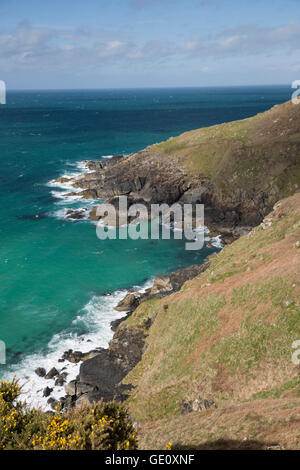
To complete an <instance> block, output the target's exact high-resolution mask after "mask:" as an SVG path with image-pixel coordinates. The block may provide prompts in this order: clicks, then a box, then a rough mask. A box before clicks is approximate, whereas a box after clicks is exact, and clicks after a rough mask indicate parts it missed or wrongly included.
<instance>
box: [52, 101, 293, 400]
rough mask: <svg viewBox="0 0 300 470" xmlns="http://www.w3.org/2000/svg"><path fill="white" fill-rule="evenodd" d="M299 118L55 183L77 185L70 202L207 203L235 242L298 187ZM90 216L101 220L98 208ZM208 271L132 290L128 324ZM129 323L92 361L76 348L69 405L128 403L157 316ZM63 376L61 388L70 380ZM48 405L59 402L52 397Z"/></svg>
mask: <svg viewBox="0 0 300 470" xmlns="http://www.w3.org/2000/svg"><path fill="white" fill-rule="evenodd" d="M296 118H297V109H296V107H293V106H292V105H291V103H289V102H288V103H284V104H283V105H281V106H277V107H273V108H272V109H270V110H269V111H267V112H265V113H262V114H261V115H258V116H255V117H253V118H249V119H245V120H243V121H240V122H238V121H237V122H233V123H226V124H221V125H218V126H214V127H211V128H206V129H198V130H196V131H191V132H187V133H185V134H182V135H181V136H179V137H176V138H171V139H169V140H168V141H167V142H163V143H161V144H157V145H153V146H150V147H147V148H146V149H144V150H142V151H140V152H138V153H135V154H131V155H128V156H125V157H123V156H121V155H116V156H113V157H112V158H111V159H109V160H105V161H86V162H84V164H85V167H86V169H87V171H86V172H85V173H84V174H83V175H81V176H78V177H76V178H67V181H66V179H64V180H63V181H62V178H60V179H58V180H56V182H54V183H57V184H60V183H67V185H68V187H72V188H74V191H71V192H68V193H66V194H64V195H63V196H64V197H73V196H76V197H80V198H82V199H84V200H88V199H92V200H97V199H98V200H99V199H102V200H104V199H106V200H108V201H109V202H110V203H111V204H113V205H115V207H117V206H118V198H119V197H120V196H122V195H126V196H127V198H128V206H129V207H130V205H131V204H135V203H137V202H142V203H144V204H146V205H147V206H149V205H151V204H162V203H166V204H169V205H172V204H174V203H179V204H186V203H188V204H203V205H204V207H205V225H206V226H207V227H208V229H209V230H210V236H212V237H214V236H216V235H220V236H221V237H222V242H223V243H225V244H227V243H231V242H232V241H234V240H235V239H237V238H239V237H240V236H242V235H245V234H247V233H249V232H251V230H252V228H253V227H255V226H257V225H259V224H260V223H261V222H262V221H263V220H264V218H265V216H266V215H267V214H269V213H270V212H271V210H272V208H273V206H274V204H275V203H276V202H277V201H278V200H279V199H281V198H283V197H285V196H288V195H290V194H293V193H294V192H295V191H296V190H297V189H298V182H297V181H295V183H294V184H292V182H293V178H291V176H290V174H291V173H292V174H293V173H294V172H297V171H298V166H297V165H298V163H297V162H298V160H297V158H298V157H297V155H298V153H297V147H296V145H294V146H293V145H291V144H290V142H291V141H292V140H293V138H294V136H297V135H298V134H297V132H298V125H297V122H298V121H297V119H296ZM287 120H288V122H289V125H288V127H287V124H286V123H287ZM287 136H288V137H289V138H287ZM211 152H213V153H212V154H211ZM266 168H268V172H266V171H265V169H266ZM99 203H100V204H101V202H99ZM67 217H68V218H70V219H73V220H80V219H83V218H86V217H87V214H86V210H85V208H82V209H80V210H78V209H76V210H74V211H73V212H70V213H68V214H67ZM88 218H89V219H90V220H91V221H98V220H99V216H98V215H97V207H96V206H94V207H93V208H92V210H91V211H90V212H89V215H88ZM127 222H128V223H129V222H130V220H127ZM207 267H208V263H205V264H203V265H202V266H191V267H189V268H186V269H183V270H179V271H175V272H174V273H172V274H171V275H169V276H164V275H161V276H158V277H157V278H156V279H155V281H154V284H153V286H152V288H151V289H147V290H146V291H145V292H129V293H128V295H127V296H126V297H125V298H124V299H123V300H122V301H121V302H119V304H118V305H117V306H116V309H117V310H118V311H122V312H124V313H125V314H126V316H125V317H124V319H126V318H128V317H129V316H130V315H132V313H133V312H134V311H135V309H136V308H137V307H138V306H139V304H140V303H141V302H143V301H145V300H148V299H151V298H153V297H164V296H167V295H170V294H172V293H173V292H176V291H178V290H180V288H181V287H182V285H183V284H184V282H185V281H187V280H189V279H193V278H195V277H197V276H198V275H199V274H200V273H201V272H203V271H204V270H205V269H207ZM124 319H121V320H116V321H114V322H113V323H112V325H111V326H112V329H113V331H114V332H115V333H114V336H113V339H112V340H111V341H110V343H109V347H108V349H99V350H96V351H91V352H90V353H89V354H90V355H91V356H92V357H90V356H89V355H88V356H87V357H85V356H83V355H82V353H80V352H77V351H76V352H73V351H68V352H66V353H65V357H64V358H62V361H64V360H70V359H71V360H73V361H76V362H81V365H80V371H79V375H78V377H77V378H76V379H75V380H73V381H71V382H69V383H66V384H65V391H66V396H65V397H62V399H61V403H62V405H63V406H70V405H72V406H73V405H76V406H77V405H78V404H80V403H82V402H84V401H86V400H87V401H89V402H93V401H97V400H100V399H103V400H111V399H117V400H120V401H122V400H124V399H125V398H126V394H127V392H128V389H125V388H124V386H122V385H121V384H120V382H121V381H122V379H123V378H124V377H125V376H126V375H127V374H128V372H129V371H130V370H131V369H133V368H134V367H135V365H136V364H137V363H138V362H139V361H140V360H141V357H142V355H143V352H144V351H145V349H146V348H147V342H146V338H147V330H148V329H149V328H150V326H151V324H152V322H153V321H154V320H155V315H154V316H153V318H152V319H150V320H148V321H147V324H145V325H142V327H139V328H137V327H135V328H134V327H131V326H130V327H129V326H128V325H127V324H126V323H124V321H123V320H124ZM50 372H51V371H50ZM53 372H54V373H55V371H53ZM56 372H57V371H56ZM62 373H63V369H62ZM57 375H58V379H60V383H61V382H62V381H63V380H65V381H66V377H61V375H60V374H58V373H57ZM45 393H48V391H47V392H45ZM49 400H50V401H49V404H52V405H54V403H53V401H52V403H51V397H50V399H49ZM189 406H190V405H187V407H189Z"/></svg>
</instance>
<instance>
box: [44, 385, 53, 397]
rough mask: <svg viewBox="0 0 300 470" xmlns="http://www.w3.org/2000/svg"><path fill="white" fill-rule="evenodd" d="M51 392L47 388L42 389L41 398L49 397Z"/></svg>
mask: <svg viewBox="0 0 300 470" xmlns="http://www.w3.org/2000/svg"><path fill="white" fill-rule="evenodd" d="M52 392H53V388H49V387H46V388H44V391H43V397H49V395H51V393H52Z"/></svg>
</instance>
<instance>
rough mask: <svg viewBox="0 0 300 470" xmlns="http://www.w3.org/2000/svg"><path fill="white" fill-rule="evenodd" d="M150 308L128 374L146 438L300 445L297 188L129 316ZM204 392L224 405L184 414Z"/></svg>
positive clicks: (139, 318)
mask: <svg viewBox="0 0 300 470" xmlns="http://www.w3.org/2000/svg"><path fill="white" fill-rule="evenodd" d="M150 318H152V320H154V321H153V324H152V326H151V327H150V329H149V331H148V333H149V336H148V337H147V340H146V341H147V345H148V348H147V349H146V352H145V353H144V355H143V358H142V360H141V362H140V363H139V364H138V365H137V366H136V367H135V368H134V369H133V370H132V371H131V372H130V373H129V375H128V376H127V377H126V378H125V380H124V383H132V384H133V385H134V386H135V388H134V389H133V391H132V392H131V394H130V398H129V400H128V404H129V407H130V412H131V414H132V415H133V417H134V418H135V419H136V420H137V421H138V422H139V423H140V424H141V426H142V440H141V446H142V447H145V448H157V447H158V448H162V447H163V446H164V444H165V443H166V442H167V441H168V440H170V441H172V442H174V443H175V445H177V446H179V447H182V448H185V447H186V448H215V447H221V448H227V447H231V448H233V447H237V448H245V447H250V448H267V447H278V446H279V447H280V448H286V447H288V448H300V376H299V372H300V366H297V365H295V364H294V363H293V362H292V353H293V349H292V343H293V342H294V341H295V340H300V193H297V194H295V195H294V196H292V197H289V198H287V199H285V200H283V201H281V202H280V203H277V204H276V207H275V210H274V211H273V212H272V213H271V214H270V215H269V216H268V217H267V218H266V219H265V220H264V222H263V223H262V224H261V225H260V226H258V227H256V228H255V229H254V230H253V231H252V232H250V233H249V234H248V235H245V236H243V237H241V238H240V239H239V240H237V241H235V242H234V243H233V244H231V245H228V246H226V247H225V248H224V249H223V250H222V251H221V252H220V253H219V254H218V255H216V256H213V257H212V258H211V259H210V267H209V269H208V270H207V271H206V272H204V273H203V274H201V275H200V276H198V277H197V278H195V279H193V280H192V281H188V282H186V283H185V284H184V286H183V287H182V289H181V290H180V291H179V292H177V293H175V294H173V295H171V296H168V297H165V298H163V299H152V300H149V301H146V302H143V303H142V304H141V305H140V306H139V307H138V308H137V310H136V311H135V312H134V313H133V315H132V316H131V317H129V319H128V320H127V321H126V322H125V326H127V327H130V326H131V327H135V328H139V327H140V328H144V325H145V320H147V319H150ZM120 328H122V326H121V327H120ZM198 397H201V399H202V400H207V401H208V402H211V403H212V402H214V403H215V404H216V405H217V409H213V408H210V409H209V410H205V411H198V412H192V413H189V414H187V415H182V414H181V408H182V402H183V401H185V402H189V401H190V402H193V401H194V400H195V399H197V398H198Z"/></svg>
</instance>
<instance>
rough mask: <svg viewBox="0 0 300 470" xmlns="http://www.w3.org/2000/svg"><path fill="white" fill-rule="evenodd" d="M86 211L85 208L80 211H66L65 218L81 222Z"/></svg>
mask: <svg viewBox="0 0 300 470" xmlns="http://www.w3.org/2000/svg"><path fill="white" fill-rule="evenodd" d="M86 211H87V209H86V208H82V209H74V210H73V209H69V210H67V214H66V218H67V219H73V220H81V219H83V218H84V214H85V212H86Z"/></svg>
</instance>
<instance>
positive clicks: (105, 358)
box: [65, 326, 146, 405]
mask: <svg viewBox="0 0 300 470" xmlns="http://www.w3.org/2000/svg"><path fill="white" fill-rule="evenodd" d="M145 338H146V333H145V331H144V330H143V329H141V328H130V327H127V326H123V327H122V328H120V329H118V330H117V333H116V334H115V335H114V338H113V340H112V341H111V342H110V344H109V348H108V349H102V350H100V351H98V354H97V355H96V356H94V357H93V358H91V359H88V360H86V361H85V362H83V363H82V364H81V366H80V372H79V376H78V379H77V380H73V381H71V382H70V383H68V384H67V385H65V392H66V393H67V396H69V397H72V401H73V402H74V403H75V402H76V405H80V404H81V403H83V402H84V401H86V400H87V401H89V402H92V401H99V400H100V399H102V400H105V401H110V400H113V399H117V400H120V401H121V400H123V399H124V397H125V395H124V392H125V389H126V388H125V387H123V386H121V385H120V382H121V380H122V379H123V378H124V377H125V376H126V375H127V373H128V372H129V371H130V370H131V369H133V368H134V367H135V366H136V364H137V363H138V362H139V361H140V360H141V357H142V354H143V352H144V350H145Z"/></svg>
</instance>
